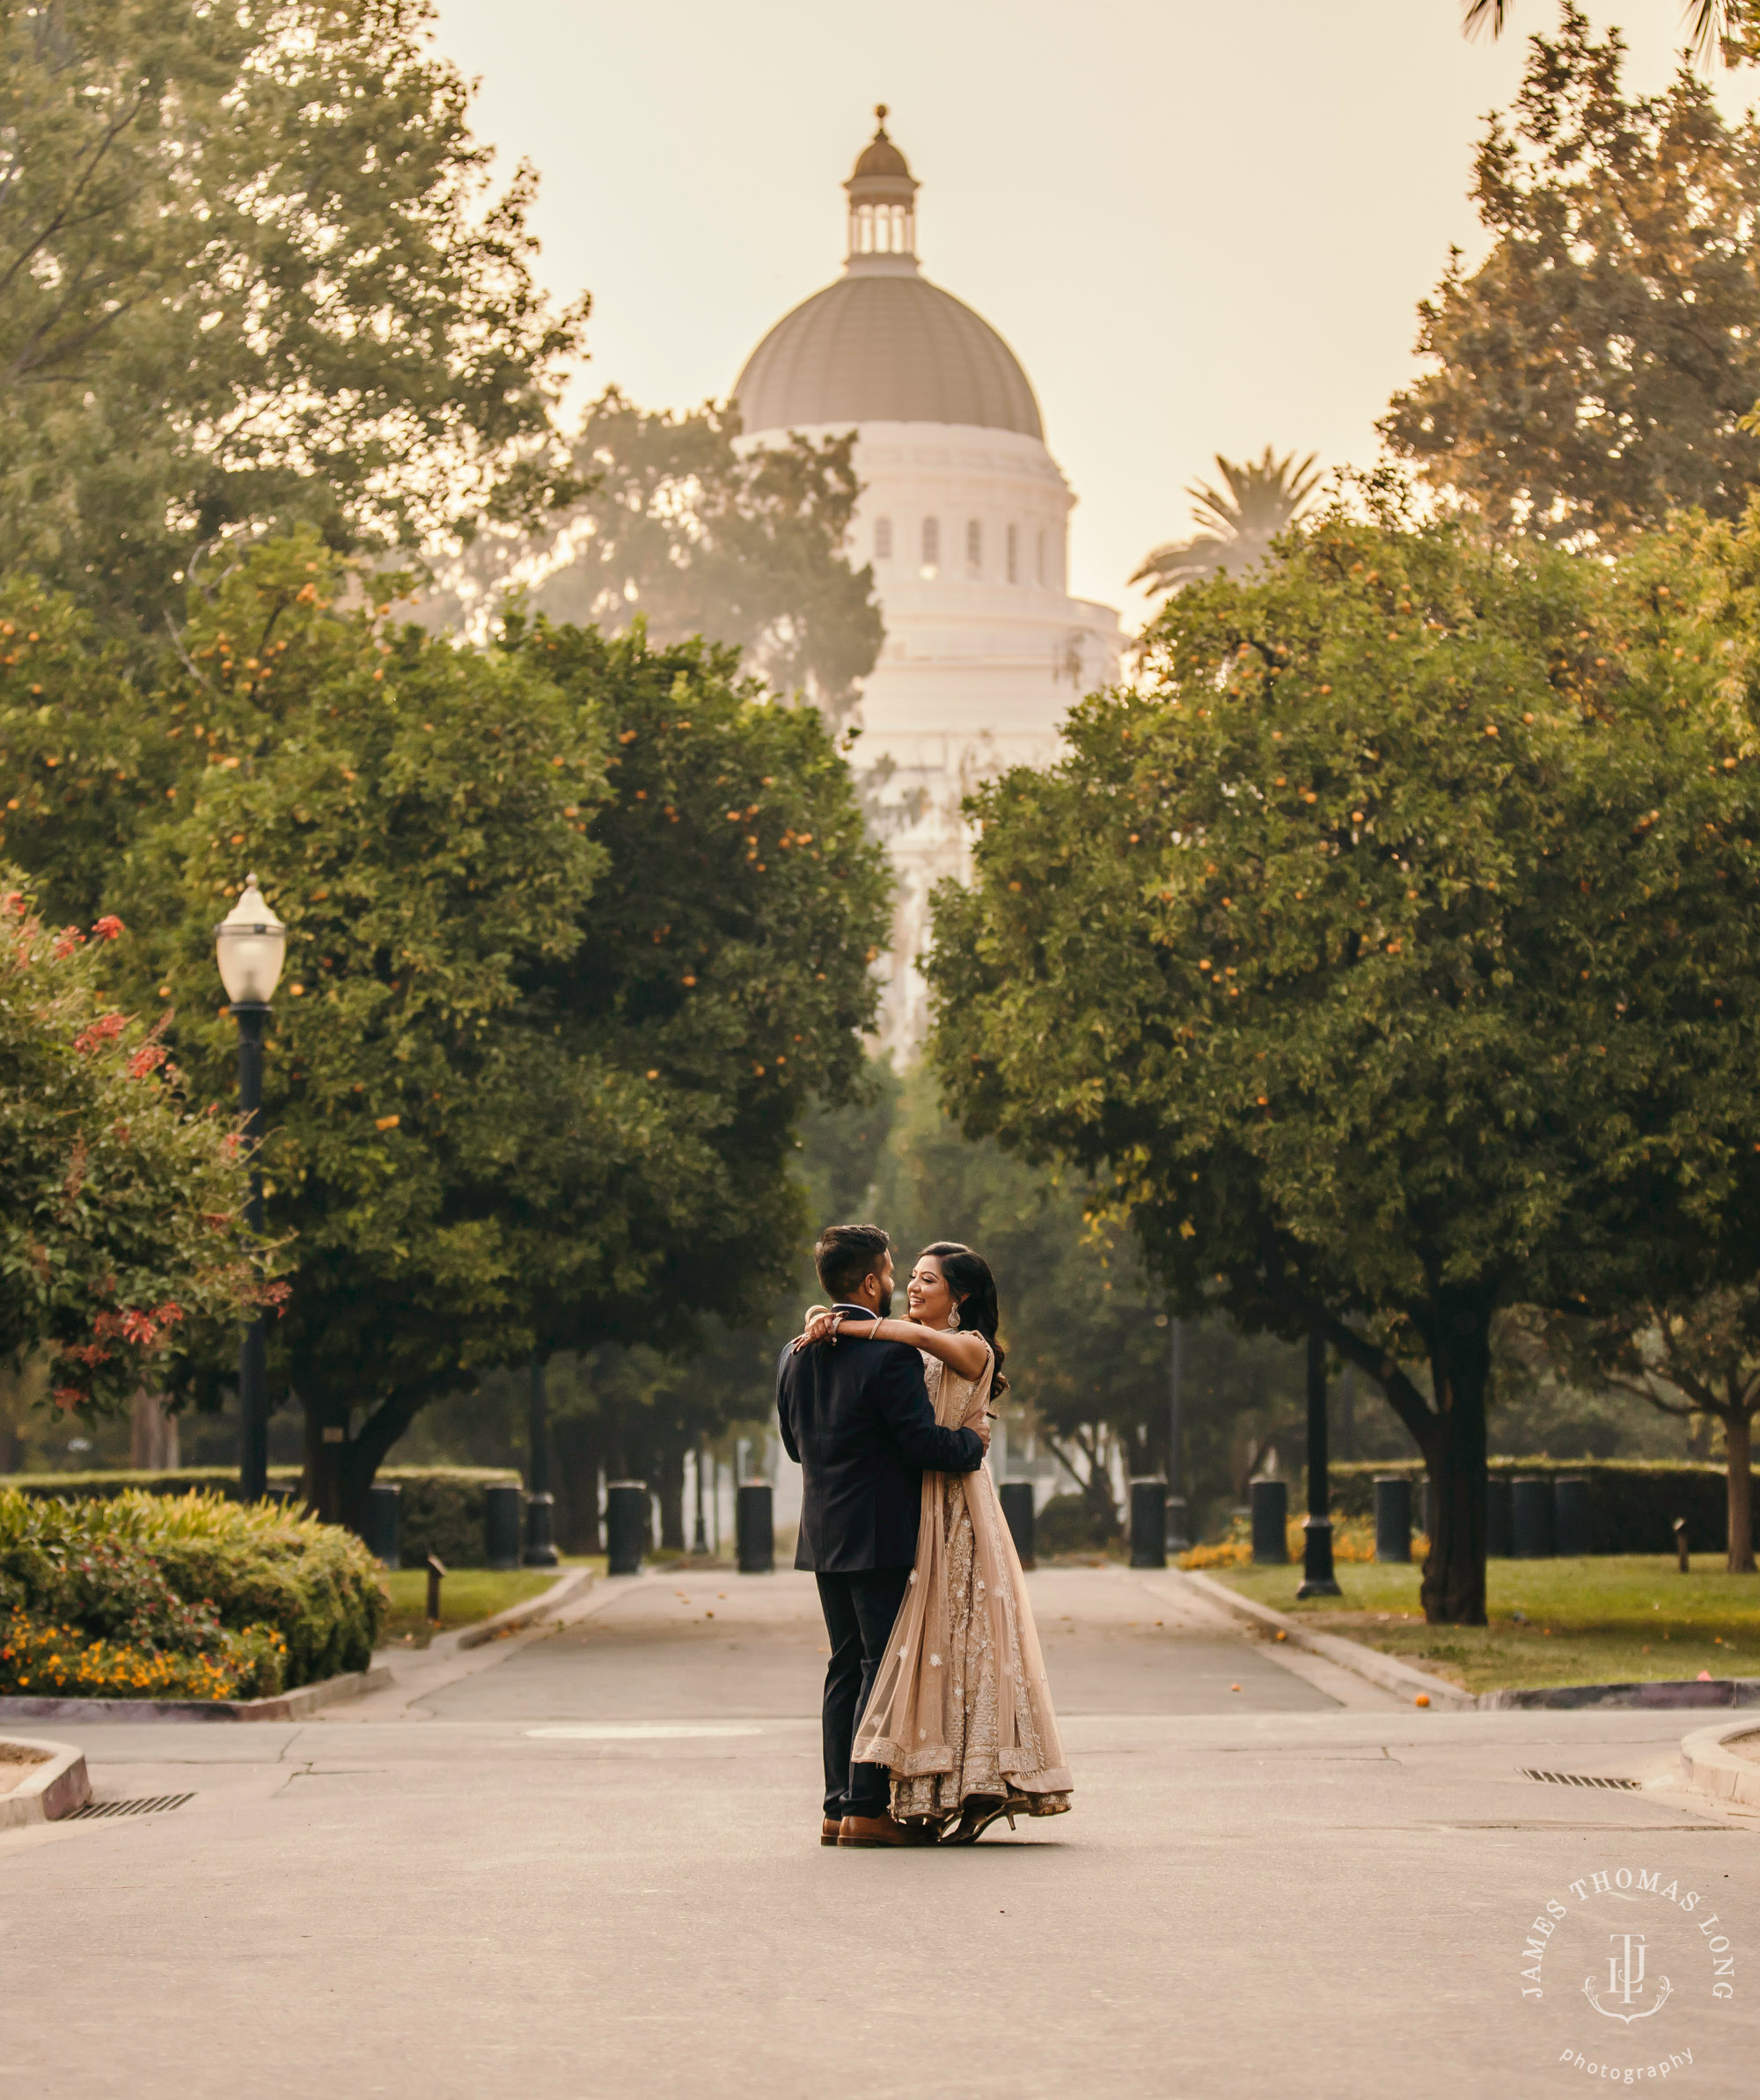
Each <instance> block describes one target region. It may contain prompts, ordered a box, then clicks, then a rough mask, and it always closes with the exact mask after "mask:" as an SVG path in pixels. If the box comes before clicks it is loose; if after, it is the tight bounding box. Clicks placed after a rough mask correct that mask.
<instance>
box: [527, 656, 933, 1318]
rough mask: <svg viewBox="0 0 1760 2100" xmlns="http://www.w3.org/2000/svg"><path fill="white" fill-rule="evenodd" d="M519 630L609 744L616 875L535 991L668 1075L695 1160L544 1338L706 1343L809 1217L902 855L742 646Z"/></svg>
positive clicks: (624, 1061) (762, 1309) (778, 1280)
mask: <svg viewBox="0 0 1760 2100" xmlns="http://www.w3.org/2000/svg"><path fill="white" fill-rule="evenodd" d="M502 648H503V649H504V650H506V651H507V652H510V654H511V655H513V656H514V657H515V658H516V659H517V660H518V661H521V662H525V663H527V664H529V665H531V666H532V667H533V669H534V670H542V671H543V672H545V673H546V675H547V676H549V677H552V678H554V680H555V681H556V683H557V684H558V685H559V687H560V688H561V691H563V693H564V694H565V695H566V696H568V698H569V699H570V700H571V702H572V703H573V704H575V705H576V706H579V707H582V708H588V707H590V708H591V709H593V710H594V711H595V712H596V713H597V715H598V719H600V720H601V721H603V722H604V723H605V729H606V733H607V735H609V737H610V739H611V751H612V757H611V759H610V761H609V764H608V765H607V767H606V770H605V779H606V783H607V792H606V794H605V800H604V801H603V802H602V804H601V805H600V807H599V809H598V813H597V816H596V818H595V821H594V825H593V835H594V837H595V838H596V840H597V841H598V844H599V845H601V847H602V848H603V850H604V851H605V853H606V855H607V859H608V867H607V873H606V875H605V878H604V880H603V881H602V882H601V884H600V887H599V890H598V895H597V896H596V898H595V901H594V905H593V909H592V911H590V913H589V914H587V915H586V916H585V917H584V918H583V924H582V929H581V936H582V937H581V942H580V946H579V948H577V949H576V952H575V954H574V955H572V957H571V958H570V959H569V960H568V963H567V965H566V967H561V966H559V967H556V968H554V969H552V970H548V971H547V972H546V974H545V977H544V978H543V980H542V981H541V983H539V984H534V987H533V998H534V999H535V1000H537V1001H538V1002H539V1010H540V1011H542V1012H544V1013H546V1015H547V1016H548V1017H549V1019H550V1020H551V1021H552V1023H553V1025H554V1028H556V1029H557V1030H558V1031H560V1037H559V1039H560V1041H561V1044H562V1045H563V1047H564V1048H565V1049H566V1050H571V1051H572V1054H575V1055H577V1056H581V1057H586V1058H588V1059H589V1060H598V1061H600V1062H602V1063H603V1064H604V1065H606V1066H607V1067H609V1068H611V1069H614V1070H617V1071H619V1072H629V1073H631V1074H633V1075H635V1077H636V1082H637V1084H638V1085H639V1086H641V1087H649V1088H652V1089H653V1094H654V1099H655V1100H656V1102H657V1103H658V1104H659V1107H658V1110H657V1113H658V1114H659V1115H661V1116H663V1117H664V1121H665V1128H666V1130H667V1133H668V1144H669V1145H670V1146H671V1148H672V1150H673V1152H674V1154H675V1155H676V1162H677V1163H676V1166H675V1167H673V1168H672V1170H671V1179H669V1177H668V1175H667V1174H662V1173H660V1172H659V1171H658V1170H657V1167H656V1169H651V1170H650V1180H649V1184H648V1185H647V1187H646V1189H645V1192H644V1193H643V1194H642V1207H641V1212H640V1228H639V1230H638V1231H637V1232H636V1233H635V1235H634V1239H635V1244H636V1245H637V1246H638V1247H639V1248H642V1249H643V1250H644V1252H643V1255H642V1260H641V1262H639V1263H637V1262H623V1263H619V1264H607V1265H604V1266H603V1267H601V1268H598V1269H586V1270H583V1271H582V1273H581V1274H579V1275H578V1276H570V1275H569V1273H568V1265H567V1263H566V1262H564V1263H563V1266H562V1275H563V1279H564V1280H563V1282H562V1284H561V1286H560V1287H559V1288H558V1289H557V1291H555V1292H554V1295H553V1296H552V1298H551V1299H550V1301H549V1303H548V1304H547V1306H546V1308H545V1310H544V1311H543V1313H542V1314H541V1316H540V1319H539V1331H540V1335H541V1340H542V1345H543V1346H544V1347H545V1348H546V1349H584V1348H590V1347H596V1346H598V1344H599V1343H603V1342H606V1341H638V1340H639V1341H644V1342H652V1341H655V1340H656V1339H658V1340H661V1341H663V1342H664V1340H665V1339H666V1338H667V1337H669V1336H670V1337H671V1338H672V1339H674V1340H676V1341H688V1340H690V1339H692V1338H693V1321H694V1320H695V1319H696V1318H698V1317H712V1318H714V1319H716V1320H719V1321H722V1322H723V1323H725V1324H727V1325H730V1326H734V1327H738V1326H744V1325H750V1324H752V1322H754V1321H759V1320H761V1319H762V1318H763V1317H764V1315H765V1313H766V1312H767V1311H768V1309H769V1307H770V1306H771V1305H772V1304H773V1302H774V1298H775V1294H776V1292H777V1291H778V1290H779V1289H780V1288H781V1285H782V1284H783V1282H784V1280H785V1279H786V1278H787V1277H788V1276H789V1275H790V1274H791V1272H792V1270H793V1268H794V1263H795V1259H796V1254H797V1251H798V1243H799V1240H800V1236H801V1234H802V1233H803V1229H804V1223H805V1220H804V1217H803V1209H802V1204H801V1199H800V1196H799V1193H798V1187H797V1184H796V1182H794V1180H793V1178H792V1176H791V1174H790V1171H789V1169H790V1167H791V1164H792V1160H793V1155H794V1151H795V1145H796V1127H797V1125H798V1124H799V1123H800V1121H801V1119H802V1117H803V1115H804V1114H805V1113H806V1111H807V1109H808V1108H809V1106H810V1104H811V1103H812V1102H814V1101H830V1102H838V1101H846V1100H847V1099H849V1098H850V1096H851V1095H852V1094H853V1092H854V1090H855V1089H856V1088H857V1087H858V1086H859V1084H860V1082H861V1079H862V1050H861V1041H860V1038H861V1035H862V1032H863V1031H864V1030H865V1029H867V1028H869V1027H870V1026H871V1025H872V1021H873V1018H874V1014H875V1011H876V999H877V985H876V980H875V978H874V976H873V974H872V970H871V967H870V966H871V965H872V964H873V963H874V962H876V961H877V959H878V957H879V955H880V951H881V948H882V946H883V945H884V940H885V938H886V926H887V924H888V899H889V896H890V888H891V885H890V878H889V876H888V874H887V871H886V867H885V862H884V855H883V854H882V852H881V851H880V849H879V848H878V847H877V846H876V845H874V844H873V843H872V842H871V841H870V840H869V838H868V837H867V834H866V829H865V826H864V823H863V821H862V810H861V807H860V804H859V802H858V801H857V799H856V795H855V792H854V784H853V782H852V779H851V777H850V772H849V768H848V766H847V764H846V762H845V761H844V759H843V757H841V756H840V753H839V751H838V750H837V748H836V746H835V744H834V743H833V742H832V739H831V737H830V735H828V734H827V732H826V730H825V725H824V723H823V721H821V719H820V717H819V715H818V713H817V711H816V710H814V709H813V708H810V707H788V706H779V705H776V704H774V703H773V702H772V701H771V700H770V699H769V697H768V695H767V694H766V691H765V690H764V688H763V687H762V686H761V685H759V684H758V683H757V682H756V681H755V680H750V679H744V678H742V677H740V676H739V675H738V660H737V653H736V652H735V651H733V650H730V649H724V648H711V647H708V646H707V645H705V644H704V643H702V642H701V641H698V640H691V641H686V642H683V643H678V644H675V645H673V646H672V647H671V648H653V647H650V646H649V640H648V638H647V635H646V633H645V632H644V631H643V629H642V627H641V626H640V625H638V626H636V627H635V628H634V629H633V630H632V632H631V633H628V634H627V635H622V636H617V637H608V636H605V635H604V634H602V633H599V632H598V630H596V629H593V628H580V627H566V626H565V627H552V626H550V625H549V624H548V622H547V621H544V620H541V619H540V620H539V621H538V622H536V623H534V624H532V625H531V626H524V625H522V624H520V623H517V622H515V623H511V624H510V626H509V628H508V630H507V632H506V635H505V639H504V641H503V643H502ZM628 1200H630V1201H631V1202H634V1201H635V1200H636V1198H635V1195H634V1193H632V1195H631V1196H630V1197H629V1199H628ZM552 1216H553V1214H552V1213H551V1212H550V1211H547V1210H546V1211H541V1212H539V1213H537V1214H535V1215H534V1218H533V1219H532V1227H533V1231H534V1233H538V1234H539V1235H540V1236H542V1235H547V1234H548V1233H550V1232H551V1230H552V1229H553V1228H552Z"/></svg>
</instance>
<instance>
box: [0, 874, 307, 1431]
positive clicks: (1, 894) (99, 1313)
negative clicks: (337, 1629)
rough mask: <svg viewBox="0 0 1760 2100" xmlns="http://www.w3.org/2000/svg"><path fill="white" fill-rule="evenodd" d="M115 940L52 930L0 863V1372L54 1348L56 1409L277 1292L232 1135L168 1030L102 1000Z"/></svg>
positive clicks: (117, 929)
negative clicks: (261, 1265) (189, 1079)
mask: <svg viewBox="0 0 1760 2100" xmlns="http://www.w3.org/2000/svg"><path fill="white" fill-rule="evenodd" d="M122 936H123V926H122V923H121V920H120V919H118V918H114V917H106V918H100V919H99V922H98V924H97V925H96V926H94V927H93V928H92V933H91V935H90V936H89V937H88V936H87V935H86V934H84V933H82V932H81V931H80V930H79V928H78V927H77V926H66V927H62V928H61V929H60V930H59V931H57V930H55V929H53V928H51V927H49V926H46V925H45V924H44V923H43V920H42V918H40V916H39V914H38V913H37V912H36V911H34V910H33V905H32V900H31V897H30V895H29V892H28V890H27V889H26V886H25V883H24V881H23V879H22V877H21V876H20V875H19V874H18V870H16V869H13V868H8V867H4V864H0V1160H4V1170H0V1361H5V1362H17V1361H18V1359H20V1358H21V1357H24V1356H25V1355H26V1353H27V1352H29V1351H33V1350H39V1349H41V1348H42V1347H43V1346H44V1345H48V1348H49V1350H50V1351H51V1352H52V1353H51V1355H50V1358H49V1362H48V1381H49V1386H50V1392H51V1396H52V1398H53V1400H54V1401H55V1404H56V1405H57V1406H59V1407H61V1408H62V1409H78V1410H80V1411H82V1412H83V1413H84V1414H86V1415H88V1416H90V1415H92V1414H96V1413H103V1412H114V1411H115V1410H117V1409H121V1408H122V1407H124V1406H126V1404H127V1402H128V1398H129V1395H130V1394H132V1393H133V1392H134V1391H135V1389H136V1387H138V1386H139V1385H140V1384H141V1383H142V1381H143V1379H155V1380H157V1379H160V1378H162V1377H163V1376H164V1375H165V1372H166V1366H167V1364H168V1362H169V1360H170V1359H172V1358H173V1357H176V1356H179V1355H181V1354H183V1353H186V1352H187V1350H190V1349H191V1348H193V1347H197V1346H199V1345H200V1341H201V1338H202V1337H203V1336H204V1335H208V1336H209V1337H211V1334H212V1330H213V1329H214V1328H216V1327H217V1328H224V1327H225V1325H226V1324H227V1323H228V1322H229V1321H236V1320H237V1319H238V1317H239V1315H240V1314H241V1313H243V1311H244V1309H245V1308H246V1306H248V1305H251V1304H253V1303H260V1302H262V1300H263V1299H264V1298H265V1296H266V1294H272V1293H273V1291H274V1286H273V1284H270V1283H269V1282H268V1280H267V1279H266V1278H265V1277H262V1276H260V1274H259V1272H258V1271H257V1270H256V1269H255V1268H254V1267H253V1263H252V1262H251V1259H250V1257H249V1255H248V1253H247V1251H246V1247H245V1245H244V1242H243V1234H242V1228H241V1224H240V1217H241V1211H242V1204H243V1198H244V1169H243V1162H242V1160H241V1158H240V1146H239V1140H238V1133H237V1131H236V1130H235V1129H234V1128H233V1126H232V1124H231V1122H230V1121H222V1120H220V1119H218V1118H216V1117H213V1116H198V1115H194V1114H192V1113H191V1112H190V1110H189V1108H188V1106H187V1102H186V1101H185V1098H184V1094H183V1090H182V1087H181V1084H180V1075H179V1073H178V1072H177V1070H176V1068H175V1066H173V1065H172V1064H170V1062H169V1061H168V1059H167V1057H166V1053H165V1045H164V1043H163V1042H162V1041H161V1039H160V1036H161V1031H160V1030H159V1029H158V1028H148V1027H146V1026H145V1025H144V1024H143V1022H142V1021H140V1020H138V1019H137V1018H136V1017H135V1016H133V1015H131V1014H129V1013H127V1012H126V1011H125V1010H124V1009H123V1008H122V1007H121V1006H115V1005H114V1004H113V1003H112V1002H111V1001H110V999H107V998H106V995H105V992H104V990H103V977H104V974H105V973H104V972H103V970H101V968H100V957H101V955H102V951H103V950H105V949H106V948H107V947H108V945H109V944H110V943H112V942H115V941H119V940H121V938H122Z"/></svg>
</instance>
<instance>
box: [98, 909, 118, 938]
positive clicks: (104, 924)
mask: <svg viewBox="0 0 1760 2100" xmlns="http://www.w3.org/2000/svg"><path fill="white" fill-rule="evenodd" d="M92 932H93V933H96V934H97V936H98V938H99V940H115V939H116V937H117V936H118V934H120V933H121V932H122V922H121V919H120V918H117V916H116V914H115V913H114V911H106V913H105V915H104V917H103V918H100V919H99V922H98V924H97V925H96V926H93V927H92Z"/></svg>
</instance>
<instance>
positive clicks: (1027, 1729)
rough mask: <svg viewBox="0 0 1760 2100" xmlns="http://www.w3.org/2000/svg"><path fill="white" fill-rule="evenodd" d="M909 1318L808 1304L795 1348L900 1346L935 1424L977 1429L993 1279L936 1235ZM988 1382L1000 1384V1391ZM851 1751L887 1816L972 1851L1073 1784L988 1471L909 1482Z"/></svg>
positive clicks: (992, 1361)
mask: <svg viewBox="0 0 1760 2100" xmlns="http://www.w3.org/2000/svg"><path fill="white" fill-rule="evenodd" d="M906 1290H907V1295H908V1298H909V1300H910V1307H911V1317H910V1319H909V1320H891V1319H886V1320H878V1321H850V1322H849V1323H848V1324H847V1325H844V1324H843V1323H842V1321H841V1320H840V1316H839V1315H838V1314H836V1313H827V1312H823V1311H821V1310H820V1309H819V1308H818V1307H815V1308H814V1309H813V1311H812V1313H810V1314H809V1316H808V1322H807V1331H806V1335H804V1336H803V1340H817V1339H818V1337H819V1336H820V1335H826V1334H840V1335H841V1337H842V1338H843V1339H844V1340H846V1341H858V1340H859V1341H879V1340H882V1339H884V1340H885V1341H888V1342H906V1343H911V1344H912V1345H913V1346H914V1347H915V1348H918V1349H920V1350H921V1351H922V1353H923V1371H924V1375H925V1378H926V1379H927V1381H928V1390H929V1399H930V1401H931V1402H932V1404H933V1405H934V1408H935V1419H936V1420H937V1421H938V1422H939V1423H941V1425H942V1428H943V1429H961V1428H975V1427H977V1425H978V1424H979V1423H981V1422H982V1421H983V1420H984V1418H985V1416H986V1415H987V1414H988V1413H989V1412H990V1411H991V1409H990V1401H991V1397H992V1394H993V1391H994V1392H1000V1391H1001V1390H1003V1389H1006V1384H1007V1381H1006V1380H1002V1379H1001V1367H1002V1356H1003V1351H1002V1350H1001V1347H1000V1346H999V1345H998V1343H997V1340H996V1328H997V1323H998V1309H997V1301H996V1283H995V1279H994V1277H993V1276H992V1275H991V1273H990V1268H989V1264H988V1263H987V1262H986V1261H985V1260H984V1259H983V1257H982V1256H981V1255H976V1254H974V1253H973V1252H972V1249H971V1248H969V1247H962V1246H960V1245H959V1244H958V1242H957V1241H955V1240H937V1241H936V1242H935V1245H934V1246H932V1247H928V1248H924V1250H923V1252H922V1253H921V1254H920V1255H918V1257H917V1260H916V1263H915V1266H914V1267H913V1269H912V1271H911V1276H910V1281H909V1284H908V1285H907V1286H906ZM999 1381H1000V1383H999ZM854 1755H855V1758H856V1759H857V1760H859V1761H860V1762H862V1763H863V1764H875V1765H886V1766H889V1767H891V1774H892V1813H893V1815H894V1817H895V1818H898V1821H900V1822H910V1823H927V1824H931V1825H933V1826H935V1827H936V1828H937V1829H939V1830H940V1831H941V1833H942V1842H943V1843H952V1844H970V1843H972V1841H973V1840H975V1839H976V1838H977V1837H978V1836H979V1833H980V1832H982V1831H983V1830H985V1829H986V1828H987V1827H988V1826H989V1825H990V1824H992V1823H994V1821H995V1820H996V1818H998V1817H999V1816H1007V1817H1008V1822H1009V1826H1010V1827H1012V1826H1013V1825H1014V1821H1015V1818H1016V1816H1017V1815H1029V1816H1056V1815H1061V1814H1062V1813H1063V1812H1064V1811H1066V1810H1067V1808H1068V1807H1069V1796H1070V1790H1071V1784H1072V1782H1071V1780H1070V1775H1069V1771H1068V1768H1067V1766H1066V1765H1065V1763H1064V1758H1063V1745H1062V1741H1061V1739H1060V1737H1059V1735H1058V1728H1057V1716H1056V1715H1055V1713H1054V1712H1053V1711H1052V1703H1051V1689H1050V1687H1049V1686H1048V1684H1047V1683H1046V1681H1045V1660H1044V1657H1042V1655H1041V1654H1040V1652H1039V1642H1038V1630H1037V1628H1035V1627H1034V1624H1033V1614H1032V1607H1031V1606H1030V1604H1029V1603H1028V1601H1027V1588H1026V1581H1025V1578H1024V1577H1023V1574H1022V1571H1021V1563H1020V1559H1019V1557H1018V1555H1016V1551H1015V1542H1014V1540H1013V1539H1012V1538H1010V1536H1009V1535H1008V1526H1007V1524H1005V1523H1004V1521H1003V1519H1002V1509H1001V1503H1000V1502H999V1501H998V1500H997V1496H996V1489H995V1483H994V1482H993V1481H992V1480H991V1478H990V1471H989V1467H987V1466H980V1467H979V1469H978V1470H977V1472H975V1473H967V1474H950V1473H926V1474H924V1475H923V1510H922V1519H921V1522H920V1526H919V1527H918V1532H917V1557H916V1562H915V1565H914V1566H913V1569H912V1570H911V1581H910V1587H909V1589H908V1590H907V1591H906V1595H905V1601H904V1603H903V1605H902V1606H900V1607H899V1611H898V1621H897V1622H896V1624H895V1625H894V1626H893V1628H892V1637H891V1641H890V1642H889V1643H887V1649H886V1659H885V1661H884V1664H883V1665H881V1669H880V1672H879V1675H878V1676H877V1677H876V1679H875V1680H874V1690H873V1693H872V1694H871V1695H870V1697H869V1701H868V1708H867V1711H866V1712H865V1713H864V1714H863V1716H862V1723H861V1726H860V1728H859V1729H858V1730H857V1731H856V1737H855V1747H854Z"/></svg>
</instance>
